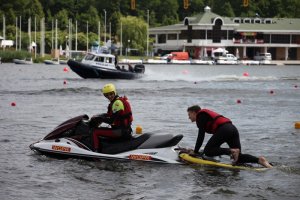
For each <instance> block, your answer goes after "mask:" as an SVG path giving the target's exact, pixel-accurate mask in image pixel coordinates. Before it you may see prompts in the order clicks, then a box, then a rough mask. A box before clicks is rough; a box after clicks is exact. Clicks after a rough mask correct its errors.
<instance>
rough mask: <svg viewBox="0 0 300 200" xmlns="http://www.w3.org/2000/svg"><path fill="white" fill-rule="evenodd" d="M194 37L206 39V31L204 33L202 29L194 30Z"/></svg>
mask: <svg viewBox="0 0 300 200" xmlns="http://www.w3.org/2000/svg"><path fill="white" fill-rule="evenodd" d="M192 39H205V31H204V34H203V32H202V31H200V30H194V31H193V34H192Z"/></svg>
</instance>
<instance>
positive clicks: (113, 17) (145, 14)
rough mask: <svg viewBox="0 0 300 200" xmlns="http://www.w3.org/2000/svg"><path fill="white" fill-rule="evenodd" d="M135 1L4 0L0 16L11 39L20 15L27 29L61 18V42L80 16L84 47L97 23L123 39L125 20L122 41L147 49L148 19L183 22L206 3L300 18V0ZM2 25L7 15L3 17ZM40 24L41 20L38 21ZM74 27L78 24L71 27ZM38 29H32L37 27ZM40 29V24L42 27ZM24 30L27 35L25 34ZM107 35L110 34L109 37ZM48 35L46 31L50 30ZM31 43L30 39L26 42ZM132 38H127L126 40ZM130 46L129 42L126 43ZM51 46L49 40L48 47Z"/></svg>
mask: <svg viewBox="0 0 300 200" xmlns="http://www.w3.org/2000/svg"><path fill="white" fill-rule="evenodd" d="M131 1H132V0H16V1H7V0H0V5H1V7H0V16H5V24H6V38H8V39H12V40H14V39H15V37H16V34H15V32H16V28H15V26H16V19H18V18H20V17H21V18H22V24H21V28H22V30H23V31H24V32H26V31H27V27H28V20H27V19H28V18H30V17H31V19H34V18H36V19H37V21H39V20H40V19H42V18H44V19H45V25H46V30H47V31H49V30H51V28H52V24H53V21H54V20H55V19H58V21H59V23H58V28H59V30H60V32H61V34H59V36H60V38H59V42H60V43H62V42H63V41H64V36H62V35H64V34H67V32H68V23H69V19H72V23H75V21H77V24H78V32H79V33H81V34H82V35H81V36H80V37H79V40H83V41H82V42H79V43H80V44H79V45H82V46H84V43H85V42H84V39H85V38H84V37H86V35H85V32H86V30H87V22H88V26H89V28H88V30H89V32H91V36H90V35H89V37H91V39H90V41H93V39H97V33H98V24H99V22H100V24H101V26H100V27H101V29H100V31H101V35H102V37H103V35H104V32H105V30H104V24H105V22H106V33H109V32H111V35H112V38H113V39H114V40H115V41H120V34H121V33H120V26H121V25H120V24H121V22H122V24H123V26H124V27H123V29H122V34H123V36H122V37H123V41H129V40H130V41H131V42H130V47H131V48H136V49H139V50H140V51H145V48H146V42H145V40H146V29H147V21H148V19H149V26H150V27H158V26H166V25H171V24H174V23H178V22H180V21H182V20H183V19H184V17H186V16H193V15H195V14H199V13H202V12H203V10H204V7H205V6H210V7H211V10H212V12H214V13H216V14H219V15H221V16H227V17H255V16H260V17H263V18H267V17H270V18H272V17H285V18H300V1H299V0H248V2H249V4H248V6H247V7H244V5H243V3H244V0H188V1H185V2H188V7H185V5H184V1H183V0H135V9H132V7H131ZM0 24H3V17H0ZM38 25H39V23H38ZM72 27H73V28H74V27H75V26H72ZM32 30H33V28H32ZM38 30H39V28H38ZM23 35H24V34H23ZM107 38H108V37H107ZM46 39H47V35H46ZM23 42H26V39H25V40H24V41H23ZM127 43H128V42H127ZM123 45H124V47H125V48H126V45H129V44H126V42H125V43H124V44H123ZM48 48H50V46H49V41H48V42H46V49H48Z"/></svg>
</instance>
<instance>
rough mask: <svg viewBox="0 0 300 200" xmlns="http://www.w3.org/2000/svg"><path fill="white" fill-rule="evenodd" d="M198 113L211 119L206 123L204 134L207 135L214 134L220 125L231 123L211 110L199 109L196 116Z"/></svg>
mask: <svg viewBox="0 0 300 200" xmlns="http://www.w3.org/2000/svg"><path fill="white" fill-rule="evenodd" d="M199 113H206V114H208V115H209V116H210V117H211V118H212V119H213V120H212V121H208V122H207V124H206V126H205V132H207V133H211V134H214V133H215V132H216V131H217V128H218V127H219V126H220V125H222V124H225V123H231V121H230V119H228V118H226V117H224V116H223V115H220V114H218V113H216V112H214V111H211V110H207V109H201V110H200V111H199V112H198V114H199Z"/></svg>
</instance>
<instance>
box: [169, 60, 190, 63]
mask: <svg viewBox="0 0 300 200" xmlns="http://www.w3.org/2000/svg"><path fill="white" fill-rule="evenodd" d="M168 63H170V64H191V61H190V60H170V62H168Z"/></svg>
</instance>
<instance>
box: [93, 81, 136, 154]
mask: <svg viewBox="0 0 300 200" xmlns="http://www.w3.org/2000/svg"><path fill="white" fill-rule="evenodd" d="M102 93H103V95H104V96H105V97H106V98H107V99H108V100H109V101H110V103H109V105H108V108H107V113H105V114H101V115H97V116H93V117H92V119H91V122H90V126H91V127H92V129H93V131H92V140H93V146H94V151H96V152H101V146H100V142H99V137H100V136H101V137H105V138H110V139H113V140H119V141H120V140H128V139H130V138H131V134H132V128H131V123H132V121H133V116H132V111H131V106H130V104H129V102H128V99H127V97H126V96H124V97H120V96H118V94H117V90H116V87H115V86H114V85H113V84H111V83H110V84H106V85H104V87H103V88H102ZM102 122H104V123H107V124H109V125H110V126H111V128H108V127H99V125H100V124H101V123H102Z"/></svg>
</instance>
